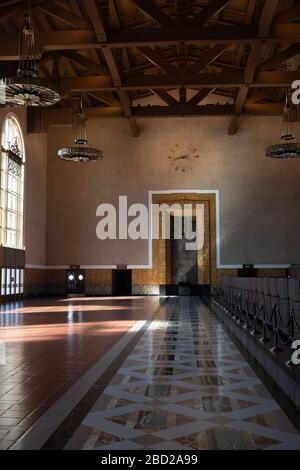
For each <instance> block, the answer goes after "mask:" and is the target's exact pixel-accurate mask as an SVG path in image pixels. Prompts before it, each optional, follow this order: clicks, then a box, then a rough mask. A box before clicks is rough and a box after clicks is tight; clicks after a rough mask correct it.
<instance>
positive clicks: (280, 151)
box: [266, 90, 300, 159]
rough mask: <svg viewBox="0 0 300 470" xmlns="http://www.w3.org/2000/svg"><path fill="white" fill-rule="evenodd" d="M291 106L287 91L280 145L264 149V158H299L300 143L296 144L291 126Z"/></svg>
mask: <svg viewBox="0 0 300 470" xmlns="http://www.w3.org/2000/svg"><path fill="white" fill-rule="evenodd" d="M292 113H293V105H292V102H291V95H290V92H289V90H287V92H286V101H285V107H284V113H283V123H282V133H281V142H280V144H276V145H271V146H269V147H267V148H266V157H270V158H286V159H287V158H297V157H300V142H296V140H295V133H294V125H293V116H292Z"/></svg>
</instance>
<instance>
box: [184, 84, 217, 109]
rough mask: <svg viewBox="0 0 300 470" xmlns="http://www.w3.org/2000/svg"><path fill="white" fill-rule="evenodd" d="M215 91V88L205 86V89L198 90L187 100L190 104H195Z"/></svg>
mask: <svg viewBox="0 0 300 470" xmlns="http://www.w3.org/2000/svg"><path fill="white" fill-rule="evenodd" d="M213 91H214V88H204V89H203V90H199V91H197V93H195V95H194V96H193V97H192V98H191V99H190V100H189V101H188V102H187V104H188V105H189V106H195V105H197V104H199V103H201V101H203V100H204V99H205V98H206V97H207V96H209V95H210V94H211V93H212V92H213Z"/></svg>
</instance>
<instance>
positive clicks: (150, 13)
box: [130, 0, 175, 26]
mask: <svg viewBox="0 0 300 470" xmlns="http://www.w3.org/2000/svg"><path fill="white" fill-rule="evenodd" d="M130 2H131V3H133V4H134V5H135V6H136V8H138V10H139V11H140V12H142V13H143V14H144V15H145V16H147V18H150V19H151V20H153V21H155V22H156V23H157V24H159V25H160V26H172V25H173V26H174V24H175V23H174V21H172V19H171V18H169V17H168V16H167V15H165V13H163V11H162V10H160V9H159V8H158V7H157V6H156V5H155V3H154V2H153V1H152V0H130Z"/></svg>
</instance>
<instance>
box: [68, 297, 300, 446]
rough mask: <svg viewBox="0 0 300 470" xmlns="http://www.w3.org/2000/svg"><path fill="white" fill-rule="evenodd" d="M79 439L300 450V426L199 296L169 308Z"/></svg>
mask: <svg viewBox="0 0 300 470" xmlns="http://www.w3.org/2000/svg"><path fill="white" fill-rule="evenodd" d="M80 436H82V440H81V441H80ZM78 442H81V444H80V448H82V449H103V450H104V449H115V450H125V449H128V450H129V449H132V450H133V449H151V450H187V449H191V450H192V449H193V450H195V449H196V450H202V449H203V450H204V449H205V450H206V449H207V450H212V449H225V450H226V449H228V450H229V449H233V450H238V449H300V435H299V433H298V432H297V431H296V429H295V428H294V426H293V425H292V424H291V422H290V421H289V420H288V418H287V417H286V416H285V414H284V413H283V411H282V410H281V409H280V408H279V406H278V404H277V403H276V401H275V400H274V399H273V398H272V397H271V395H270V394H269V392H268V391H267V389H266V388H265V387H264V385H263V384H262V382H261V381H260V379H259V378H258V377H257V375H256V373H255V372H254V370H253V369H252V368H251V366H250V365H249V364H248V362H247V361H246V360H245V359H244V358H243V356H242V355H241V354H240V352H239V351H238V349H237V348H236V346H235V345H234V344H233V342H232V341H231V339H230V338H229V337H228V335H227V334H226V332H225V331H224V328H223V326H222V324H221V323H220V322H219V321H218V320H217V319H216V317H215V316H214V315H213V314H212V313H211V312H210V310H209V308H208V307H207V306H206V305H204V303H203V302H202V301H201V299H199V298H191V297H177V298H170V299H169V300H168V301H167V303H166V304H164V305H163V306H162V307H161V309H160V311H159V313H158V315H157V317H156V318H155V320H154V321H153V322H152V323H151V324H150V326H149V327H148V329H147V330H146V332H145V333H144V335H143V336H142V338H141V339H140V340H139V342H138V343H137V345H136V346H135V347H134V349H133V351H132V352H131V353H130V354H129V356H128V357H127V359H126V360H125V362H124V363H123V364H122V366H121V367H120V369H119V370H118V371H117V374H116V375H115V377H114V378H113V380H112V381H111V383H110V384H109V385H108V386H107V387H106V389H105V390H104V392H103V393H102V394H101V395H100V396H99V399H98V400H97V402H96V404H95V406H94V407H93V408H92V410H91V411H90V412H89V413H88V415H87V416H86V417H85V419H84V420H83V422H82V424H81V426H80V427H79V428H78V430H77V432H76V433H75V435H74V436H73V438H71V439H70V441H69V443H68V444H67V446H66V448H67V449H75V448H76V449H77V448H78ZM75 443H76V444H75Z"/></svg>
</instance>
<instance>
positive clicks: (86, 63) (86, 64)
mask: <svg viewBox="0 0 300 470" xmlns="http://www.w3.org/2000/svg"><path fill="white" fill-rule="evenodd" d="M62 55H63V56H64V57H66V58H67V59H69V60H70V61H71V62H74V63H75V64H77V65H81V66H82V67H83V68H85V69H86V70H88V71H89V72H90V73H95V74H99V75H109V70H108V69H107V68H106V67H104V66H103V65H101V64H97V62H94V61H93V60H91V59H88V58H87V57H85V56H83V55H82V54H79V52H76V51H65V52H63V53H62Z"/></svg>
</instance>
